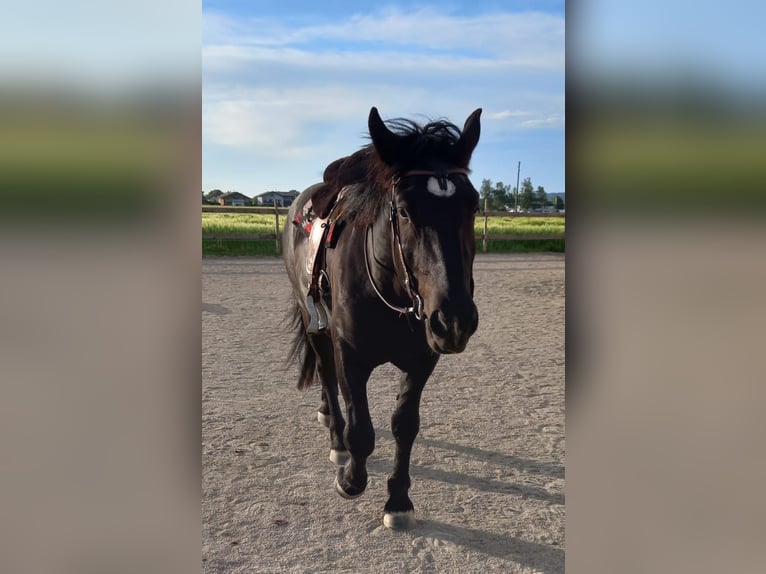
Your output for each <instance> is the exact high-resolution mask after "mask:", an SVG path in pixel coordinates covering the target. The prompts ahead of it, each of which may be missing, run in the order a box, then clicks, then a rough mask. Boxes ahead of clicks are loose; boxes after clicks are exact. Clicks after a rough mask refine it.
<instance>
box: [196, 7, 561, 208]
mask: <svg viewBox="0 0 766 574" xmlns="http://www.w3.org/2000/svg"><path fill="white" fill-rule="evenodd" d="M202 31H203V34H202V69H203V94H202V98H203V99H202V102H203V103H202V130H203V131H202V133H203V136H202V137H203V148H202V153H203V171H202V187H203V189H204V190H205V191H208V190H210V189H214V188H220V189H222V190H224V191H228V190H236V191H240V192H242V193H244V194H246V195H249V196H254V195H257V194H259V193H263V192H265V191H269V190H288V189H298V190H302V189H304V188H306V187H308V186H309V185H311V184H312V183H315V182H317V181H320V180H321V177H322V172H323V171H324V168H325V167H326V166H327V164H328V163H330V162H331V161H333V160H335V159H337V158H338V157H341V156H344V155H348V154H350V153H352V152H353V151H355V150H357V149H358V148H359V147H361V146H362V145H365V144H366V143H367V140H366V139H365V136H366V126H367V116H368V114H369V110H370V107H372V106H376V107H377V108H378V109H379V110H380V113H381V115H382V116H383V118H384V119H387V118H394V117H409V118H412V119H422V118H423V117H425V116H427V117H430V118H447V119H449V120H451V121H452V122H454V123H455V124H457V125H458V126H461V127H462V125H463V122H464V121H465V119H466V117H467V116H468V115H469V114H470V113H471V112H472V111H473V110H474V109H476V108H479V107H481V108H483V110H484V111H483V114H482V137H481V141H480V142H479V145H478V147H477V149H476V151H475V153H474V157H473V161H472V164H471V167H472V169H473V176H472V179H473V181H474V185H476V186H477V187H478V186H479V185H480V184H481V180H482V179H484V178H488V179H491V180H492V181H493V182H497V181H503V182H504V183H506V184H511V185H515V183H516V166H517V162H519V161H520V162H521V178H522V179H523V178H525V177H530V178H531V179H532V183H533V184H534V185H535V186H538V185H542V186H543V187H545V189H546V191H548V192H550V193H556V192H564V191H565V190H564V123H565V122H564V120H565V118H564V3H563V2H545V1H542V2H526V1H518V2H513V1H510V2H502V1H498V2H492V1H476V0H473V1H471V2H450V1H446V2H438V3H437V2H419V3H414V2H413V3H404V2H398V3H397V2H393V3H364V2H358V1H354V2H350V1H347V0H329V1H323V2H306V1H298V0H282V1H269V0H267V1H263V0H262V1H259V2H255V3H253V2H244V1H222V0H221V1H218V0H211V1H205V2H203V14H202Z"/></svg>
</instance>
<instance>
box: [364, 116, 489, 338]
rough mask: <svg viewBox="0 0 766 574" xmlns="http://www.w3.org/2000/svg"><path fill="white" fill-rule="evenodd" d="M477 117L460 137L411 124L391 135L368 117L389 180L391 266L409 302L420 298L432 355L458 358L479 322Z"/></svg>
mask: <svg viewBox="0 0 766 574" xmlns="http://www.w3.org/2000/svg"><path fill="white" fill-rule="evenodd" d="M480 115H481V109H478V110H476V111H475V112H473V113H472V114H471V115H470V116H469V117H468V119H467V120H466V122H465V126H464V127H463V130H462V132H460V130H458V129H457V128H456V127H455V126H454V125H452V124H449V123H447V122H432V123H430V124H428V125H426V126H423V127H422V128H421V127H419V126H415V125H414V124H411V123H408V126H409V128H410V129H409V130H407V129H402V130H397V131H396V132H394V131H391V130H390V129H389V128H388V127H387V126H386V125H385V124H384V123H383V121H382V120H381V118H380V115H379V114H378V111H377V109H375V108H372V110H371V111H370V117H369V128H370V137H371V138H372V143H373V145H374V147H375V150H376V151H377V154H378V156H379V157H380V159H381V160H382V162H383V163H385V164H386V165H387V166H388V167H390V168H391V173H393V174H394V177H393V182H392V184H391V185H392V189H391V201H392V203H391V218H392V229H393V233H394V236H395V237H394V243H395V246H394V250H395V253H394V261H395V262H397V263H396V265H397V268H398V272H399V273H400V274H402V275H403V276H404V277H407V278H408V280H409V281H410V282H411V284H412V285H411V295H412V296H414V297H416V298H417V297H420V298H422V303H423V313H422V316H423V319H424V321H425V329H426V337H427V340H428V344H429V346H430V347H431V348H432V349H433V350H434V351H436V352H437V353H459V352H461V351H463V349H465V347H466V344H467V343H468V339H469V338H470V336H471V335H473V333H474V332H475V331H476V328H477V326H478V323H479V315H478V311H477V309H476V305H475V304H474V302H473V259H474V255H475V252H476V243H475V236H474V218H475V216H476V212H477V211H478V205H479V194H478V193H477V192H476V189H475V188H474V187H473V185H472V184H471V181H470V180H469V179H468V164H469V163H470V160H471V154H472V153H473V150H474V148H475V147H476V144H477V143H478V141H479V132H480V123H479V116H480ZM401 126H402V124H401V123H400V124H399V127H401ZM397 235H398V237H397ZM397 242H398V243H397ZM399 246H401V252H400V253H396V251H399Z"/></svg>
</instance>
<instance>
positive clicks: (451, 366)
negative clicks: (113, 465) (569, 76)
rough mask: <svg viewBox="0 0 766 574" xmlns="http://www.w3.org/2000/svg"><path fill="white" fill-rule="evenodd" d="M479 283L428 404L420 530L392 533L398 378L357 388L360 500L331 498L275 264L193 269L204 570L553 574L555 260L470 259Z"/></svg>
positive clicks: (559, 428) (559, 341)
mask: <svg viewBox="0 0 766 574" xmlns="http://www.w3.org/2000/svg"><path fill="white" fill-rule="evenodd" d="M474 276H475V279H476V303H477V306H478V308H479V329H478V331H477V332H476V334H475V335H474V336H473V338H472V339H471V341H470V342H469V344H468V348H467V349H466V351H465V352H464V353H462V354H460V355H451V356H445V357H442V359H441V361H440V362H439V364H438V365H437V367H436V371H435V372H434V374H433V376H432V377H431V379H430V380H429V382H428V384H427V386H426V390H425V392H424V395H423V403H422V409H421V431H420V434H419V435H418V438H417V440H416V442H415V447H414V449H413V454H412V472H411V474H412V483H413V484H412V488H411V490H410V497H411V498H412V500H413V502H414V504H415V512H416V517H417V520H418V522H417V526H416V527H415V528H414V529H413V530H411V531H408V532H392V531H390V530H388V529H387V528H385V527H384V526H383V525H382V515H383V505H384V503H385V501H386V484H385V481H386V476H387V474H388V472H389V471H390V469H391V467H392V464H393V448H394V441H393V438H392V436H391V432H390V430H389V420H390V416H391V412H392V410H393V408H394V403H395V396H396V382H397V379H398V372H397V371H396V369H395V368H393V367H392V366H390V365H385V366H383V367H380V368H379V369H377V370H376V371H375V372H374V373H373V376H372V378H371V380H370V383H369V396H370V408H371V411H372V420H373V424H374V426H375V430H376V449H375V452H374V453H373V455H372V457H371V458H370V460H369V466H368V468H369V473H370V480H369V486H368V488H367V491H366V492H365V494H364V495H363V496H362V497H360V498H359V499H356V500H353V501H347V500H344V499H342V498H340V497H339V496H338V495H337V494H336V493H335V491H334V489H333V478H334V476H335V467H334V465H333V464H332V463H331V462H330V461H329V459H328V454H329V435H328V432H327V430H326V429H324V428H323V427H321V426H320V425H319V423H318V422H317V420H316V408H317V406H318V404H319V389H318V388H313V389H311V390H309V391H307V392H300V391H298V390H297V389H296V388H295V384H296V381H297V368H296V367H295V366H289V367H286V366H285V356H286V350H287V348H288V342H289V340H290V334H289V333H288V332H287V329H286V326H285V321H284V318H285V314H286V313H285V310H286V302H287V301H288V289H289V285H288V280H287V277H286V275H285V273H284V268H283V265H282V261H281V260H280V259H277V258H236V259H234V258H205V259H203V274H202V287H203V303H202V337H203V340H202V374H203V389H202V401H203V403H202V408H203V412H202V415H203V419H202V420H203V423H202V435H203V455H202V457H203V458H202V461H203V484H202V487H203V502H202V514H203V531H202V560H203V570H204V572H210V573H213V572H226V573H229V572H248V573H250V572H274V573H276V572H279V573H281V572H291V573H293V572H296V573H298V572H300V573H303V572H349V573H362V572H365V573H366V572H371V573H375V572H386V573H390V572H439V573H442V572H456V573H458V572H459V573H465V572H477V573H483V572H524V573H531V572H545V573H551V574H553V573H558V572H564V446H565V444H564V257H563V255H558V254H492V255H479V256H478V257H477V260H476V263H475V265H474Z"/></svg>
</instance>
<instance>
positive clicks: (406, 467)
mask: <svg viewBox="0 0 766 574" xmlns="http://www.w3.org/2000/svg"><path fill="white" fill-rule="evenodd" d="M434 366H435V362H434V364H433V365H431V366H430V368H427V369H426V371H420V372H410V373H405V374H404V375H402V378H401V380H400V382H399V395H398V401H397V404H396V409H395V410H394V414H393V415H392V416H391V432H392V433H393V435H394V439H395V440H396V455H395V458H394V471H393V472H392V473H391V475H390V476H389V478H388V501H387V502H386V506H385V509H384V510H385V512H384V514H383V524H384V525H385V526H387V527H388V528H391V529H393V530H404V529H407V528H412V527H413V526H415V507H414V506H413V504H412V501H411V500H410V497H409V495H408V492H409V489H410V454H411V453H412V444H413V443H414V442H415V437H416V436H417V434H418V430H420V397H421V395H422V394H423V387H425V384H426V381H427V380H428V377H429V376H430V375H431V372H432V371H433V367H434Z"/></svg>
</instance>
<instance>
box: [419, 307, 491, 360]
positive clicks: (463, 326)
mask: <svg viewBox="0 0 766 574" xmlns="http://www.w3.org/2000/svg"><path fill="white" fill-rule="evenodd" d="M478 326H479V311H478V310H477V309H476V305H474V303H473V301H470V300H469V301H467V302H466V303H464V304H462V305H460V306H446V305H445V306H443V307H441V308H440V309H438V310H437V311H434V312H433V313H431V314H430V315H429V316H428V317H427V319H426V337H427V339H428V344H429V345H430V347H431V348H432V349H433V350H434V351H436V352H437V353H441V354H449V353H461V352H462V351H463V350H464V349H465V347H466V345H467V344H468V339H470V338H471V335H473V334H474V333H475V332H476V328H477V327H478Z"/></svg>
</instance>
